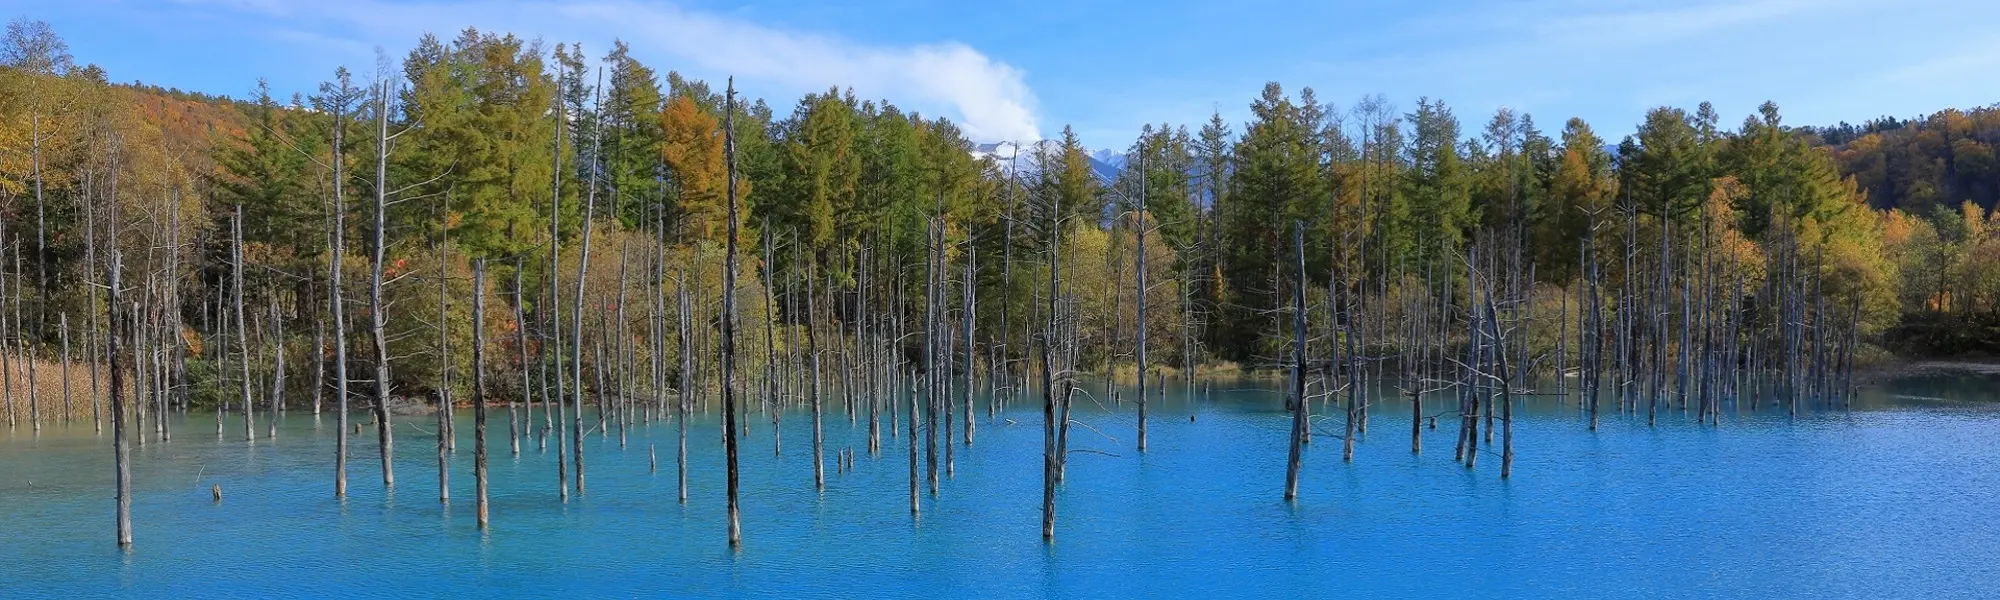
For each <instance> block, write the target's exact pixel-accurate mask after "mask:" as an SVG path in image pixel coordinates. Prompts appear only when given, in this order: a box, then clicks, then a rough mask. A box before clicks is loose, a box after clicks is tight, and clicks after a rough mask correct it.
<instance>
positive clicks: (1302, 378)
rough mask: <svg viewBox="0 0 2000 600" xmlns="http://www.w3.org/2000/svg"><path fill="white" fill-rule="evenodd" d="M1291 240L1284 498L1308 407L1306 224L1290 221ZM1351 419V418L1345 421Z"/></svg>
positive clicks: (1292, 489) (1294, 474)
mask: <svg viewBox="0 0 2000 600" xmlns="http://www.w3.org/2000/svg"><path fill="white" fill-rule="evenodd" d="M1292 244H1293V246H1295V248H1296V250H1297V251H1298V255H1297V262H1296V264H1297V266H1298V271H1297V272H1298V276H1299V279H1298V282H1297V283H1296V285H1294V286H1293V292H1292V296H1293V297H1292V313H1293V314H1292V327H1293V329H1294V332H1295V333H1294V334H1293V335H1294V338H1293V341H1292V344H1293V346H1292V436H1291V444H1290V446H1291V455H1290V457H1289V458H1287V459H1286V460H1285V501H1287V502H1289V501H1292V500H1297V499H1298V497H1299V463H1300V459H1301V458H1302V456H1301V453H1302V451H1303V450H1304V449H1305V439H1306V420H1307V419H1309V418H1310V416H1309V415H1310V413H1311V411H1312V407H1311V406H1310V405H1309V404H1307V403H1306V226H1305V223H1302V222H1294V223H1292ZM1348 422H1349V423H1352V422H1353V421H1352V420H1349V421H1348Z"/></svg>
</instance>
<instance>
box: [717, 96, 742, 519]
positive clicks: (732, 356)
mask: <svg viewBox="0 0 2000 600" xmlns="http://www.w3.org/2000/svg"><path fill="white" fill-rule="evenodd" d="M735 128H736V78H735V77H731V78H729V82H728V88H727V91H726V92H725V93H724V100H723V114H722V154H723V164H724V165H725V167H726V172H727V174H728V178H729V179H728V181H729V185H728V193H727V196H728V204H729V238H728V250H727V251H726V253H725V254H724V258H723V266H722V431H723V433H722V452H723V454H724V455H725V457H726V461H727V468H728V471H729V547H731V548H736V547H740V546H742V545H743V526H742V524H741V521H740V519H739V517H738V514H737V513H738V509H737V505H736V496H737V491H738V485H739V484H738V482H737V476H736V252H737V250H736V246H737V241H736V234H737V227H738V225H737V221H738V218H739V217H738V215H737V210H738V209H737V207H736V129H735Z"/></svg>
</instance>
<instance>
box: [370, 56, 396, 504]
mask: <svg viewBox="0 0 2000 600" xmlns="http://www.w3.org/2000/svg"><path fill="white" fill-rule="evenodd" d="M376 85H377V87H376V88H375V129H376V137H375V244H374V248H373V256H371V257H369V258H370V259H371V260H370V261H369V265H368V266H369V280H368V314H369V320H370V322H369V325H368V335H369V338H370V339H371V340H372V341H373V343H374V345H375V436H376V439H377V440H378V443H379V444H380V446H381V449H382V453H381V454H382V486H383V487H389V488H393V487H396V467H395V457H396V437H395V429H394V427H393V426H392V424H391V423H390V420H389V419H390V417H389V385H390V379H389V313H388V312H387V311H388V309H389V305H388V303H387V302H384V301H383V299H382V267H383V261H384V260H385V259H386V258H387V256H386V254H387V251H388V244H389V242H388V231H389V217H388V211H389V188H388V184H389V84H388V83H386V82H385V83H379V84H376Z"/></svg>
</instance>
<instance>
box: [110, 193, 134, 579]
mask: <svg viewBox="0 0 2000 600" xmlns="http://www.w3.org/2000/svg"><path fill="white" fill-rule="evenodd" d="M111 244H112V249H111V264H110V265H109V266H108V268H107V269H106V270H107V271H108V273H107V275H108V280H109V281H110V283H111V287H110V305H111V306H114V307H115V306H118V271H119V270H120V267H121V262H122V257H121V256H120V254H119V252H118V249H117V245H118V235H117V234H116V233H113V234H112V235H111ZM110 314H111V323H110V333H109V335H106V336H105V338H104V364H105V366H106V367H107V370H109V371H110V372H111V455H112V461H113V462H115V463H117V464H116V465H115V466H116V468H117V470H118V474H117V496H118V546H119V547H120V548H128V547H131V546H132V462H131V452H132V450H131V448H129V447H127V446H126V444H125V371H124V369H123V368H122V367H121V366H120V365H119V363H118V332H119V329H120V327H119V322H118V321H119V319H118V311H117V310H112V311H110Z"/></svg>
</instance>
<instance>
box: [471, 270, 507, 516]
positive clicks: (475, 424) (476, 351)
mask: <svg viewBox="0 0 2000 600" xmlns="http://www.w3.org/2000/svg"><path fill="white" fill-rule="evenodd" d="M508 423H509V424H510V425H511V424H512V421H511V420H510V421H509V422H508ZM472 481H473V488H474V490H475V492H474V493H475V495H476V497H477V500H476V502H477V503H478V512H479V528H480V529H485V528H486V508H487V507H486V259H484V258H477V259H473V261H472Z"/></svg>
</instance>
